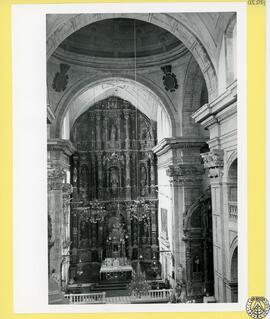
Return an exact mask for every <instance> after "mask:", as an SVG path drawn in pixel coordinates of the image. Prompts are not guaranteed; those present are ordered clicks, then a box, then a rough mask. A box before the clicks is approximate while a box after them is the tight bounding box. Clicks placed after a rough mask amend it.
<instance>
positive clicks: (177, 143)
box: [152, 136, 206, 157]
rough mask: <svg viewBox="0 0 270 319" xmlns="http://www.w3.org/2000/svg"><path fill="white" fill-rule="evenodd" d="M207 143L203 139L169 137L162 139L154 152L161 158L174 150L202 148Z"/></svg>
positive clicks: (154, 148)
mask: <svg viewBox="0 0 270 319" xmlns="http://www.w3.org/2000/svg"><path fill="white" fill-rule="evenodd" d="M205 143H206V140H205V138H202V137H186V136H182V137H169V138H164V139H162V140H161V141H160V142H159V143H158V144H157V145H156V146H154V147H153V148H152V151H153V152H154V153H155V154H156V155H157V156H158V157H159V156H162V155H163V154H166V153H167V152H168V151H170V150H174V149H192V148H197V149H198V148H201V147H202V146H204V145H205Z"/></svg>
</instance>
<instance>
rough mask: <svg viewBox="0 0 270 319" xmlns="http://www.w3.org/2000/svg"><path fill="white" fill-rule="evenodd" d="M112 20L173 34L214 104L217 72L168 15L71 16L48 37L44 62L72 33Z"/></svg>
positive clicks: (192, 37) (195, 42)
mask: <svg viewBox="0 0 270 319" xmlns="http://www.w3.org/2000/svg"><path fill="white" fill-rule="evenodd" d="M113 18H130V19H137V20H142V21H145V22H148V23H152V24H154V25H157V26H159V27H161V28H163V29H165V30H167V31H169V32H170V33H172V34H173V35H174V36H175V37H176V38H178V39H179V40H180V41H181V42H182V43H183V44H184V45H185V46H186V48H187V49H188V50H189V51H190V52H191V53H192V55H193V56H194V58H195V60H196V61H197V63H198V64H199V66H200V69H201V71H202V73H203V75H204V78H205V81H206V85H207V89H208V94H209V99H210V100H213V99H214V98H215V97H216V96H217V88H218V85H217V83H218V80H217V76H216V70H215V67H214V63H213V62H212V60H211V59H210V57H209V55H208V53H207V50H206V49H205V47H204V46H203V45H202V44H201V42H200V41H199V40H198V39H197V38H196V36H195V35H194V34H193V33H192V32H191V31H190V30H189V29H188V28H187V27H186V26H185V25H184V24H183V23H181V22H180V21H179V20H177V19H176V18H175V17H173V16H171V15H170V14H165V13H140V15H138V14H135V13H128V14H127V13H106V14H104V13H98V14H76V15H71V16H70V17H69V18H67V19H65V20H63V21H61V22H60V23H59V24H58V25H56V27H55V29H54V30H52V31H51V32H50V33H49V35H48V38H47V60H48V59H49V58H50V56H51V55H52V54H53V52H54V51H55V50H56V49H57V47H58V46H59V45H60V43H61V42H62V41H63V40H65V39H66V38H67V37H68V36H69V35H71V34H72V33H74V32H76V31H77V30H79V29H81V28H83V27H84V26H86V25H88V24H91V23H94V22H97V21H101V20H105V19H113Z"/></svg>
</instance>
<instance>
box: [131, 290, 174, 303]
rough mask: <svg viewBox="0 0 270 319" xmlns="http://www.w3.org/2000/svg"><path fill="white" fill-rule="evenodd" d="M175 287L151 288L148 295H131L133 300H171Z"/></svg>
mask: <svg viewBox="0 0 270 319" xmlns="http://www.w3.org/2000/svg"><path fill="white" fill-rule="evenodd" d="M172 292H173V289H159V290H149V291H148V293H147V295H143V296H140V297H139V296H135V295H134V296H131V301H140V302H144V301H169V300H170V298H171V295H172Z"/></svg>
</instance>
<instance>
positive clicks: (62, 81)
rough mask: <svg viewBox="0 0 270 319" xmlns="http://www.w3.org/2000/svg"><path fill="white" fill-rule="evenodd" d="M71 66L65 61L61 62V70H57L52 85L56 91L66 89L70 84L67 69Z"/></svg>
mask: <svg viewBox="0 0 270 319" xmlns="http://www.w3.org/2000/svg"><path fill="white" fill-rule="evenodd" d="M69 69H70V66H69V65H67V64H64V63H60V72H56V73H55V76H54V79H53V84H52V87H53V89H54V90H55V91H56V92H61V91H65V89H66V87H67V84H68V74H67V71H68V70H69Z"/></svg>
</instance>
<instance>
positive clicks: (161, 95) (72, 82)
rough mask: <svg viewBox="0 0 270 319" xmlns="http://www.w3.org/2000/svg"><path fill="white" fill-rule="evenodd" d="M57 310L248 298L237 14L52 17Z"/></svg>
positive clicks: (51, 268) (52, 292) (51, 211)
mask: <svg viewBox="0 0 270 319" xmlns="http://www.w3.org/2000/svg"><path fill="white" fill-rule="evenodd" d="M46 27H47V34H46V37H47V43H46V44H47V154H48V283H49V284H48V285H49V303H50V304H61V303H73V304H98V303H168V302H176V303H179V302H181V303H187V302H196V303H200V302H237V301H238V244H237V233H238V232H237V219H238V218H237V216H238V210H237V74H236V47H237V46H236V32H237V29H236V14H235V13H234V12H226V13H225V12H223V13H219V12H216V13H215V12H212V13H134V14H132V13H119V14H117V13H114V14H109V13H107V14H101V13H99V14H47V21H46Z"/></svg>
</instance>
